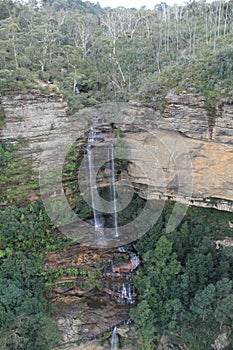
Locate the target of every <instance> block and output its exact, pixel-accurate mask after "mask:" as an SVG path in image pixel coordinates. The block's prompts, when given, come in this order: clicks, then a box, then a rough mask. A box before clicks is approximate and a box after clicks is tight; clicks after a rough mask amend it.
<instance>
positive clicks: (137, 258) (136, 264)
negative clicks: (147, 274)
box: [129, 252, 140, 270]
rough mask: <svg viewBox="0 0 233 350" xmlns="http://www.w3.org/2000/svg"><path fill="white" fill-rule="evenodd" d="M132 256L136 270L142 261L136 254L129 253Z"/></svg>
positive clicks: (133, 268)
mask: <svg viewBox="0 0 233 350" xmlns="http://www.w3.org/2000/svg"><path fill="white" fill-rule="evenodd" d="M129 255H130V261H131V265H132V270H135V269H136V268H137V267H138V265H139V264H140V259H139V256H138V255H137V254H135V253H131V252H130V253H129Z"/></svg>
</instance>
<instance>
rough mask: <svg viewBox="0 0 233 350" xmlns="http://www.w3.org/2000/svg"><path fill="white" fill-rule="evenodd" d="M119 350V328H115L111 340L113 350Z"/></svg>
mask: <svg viewBox="0 0 233 350" xmlns="http://www.w3.org/2000/svg"><path fill="white" fill-rule="evenodd" d="M118 349H119V337H118V334H117V327H114V329H113V332H112V338H111V350H118Z"/></svg>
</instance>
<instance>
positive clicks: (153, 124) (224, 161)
mask: <svg viewBox="0 0 233 350" xmlns="http://www.w3.org/2000/svg"><path fill="white" fill-rule="evenodd" d="M1 103H2V106H3V109H4V113H5V125H4V127H3V128H2V129H1V131H0V138H1V139H2V140H15V139H16V138H17V137H19V136H21V137H23V138H25V139H26V140H27V143H26V144H25V145H23V146H22V148H21V149H20V154H21V156H22V157H25V158H27V159H30V162H31V164H32V167H33V168H34V169H38V168H39V164H40V157H41V155H42V154H43V157H44V158H43V165H44V166H45V165H46V166H47V167H48V168H50V169H53V168H58V167H59V166H60V167H61V164H62V162H63V160H64V156H65V152H67V149H68V148H67V147H68V146H69V145H71V144H72V143H73V141H74V140H75V139H79V140H80V142H83V140H85V132H87V130H88V125H89V124H90V123H91V121H92V120H93V118H95V117H96V116H98V117H101V118H103V120H105V121H106V123H111V125H113V126H114V127H115V129H116V130H120V132H121V134H122V136H123V139H124V142H125V143H124V148H125V149H124V151H125V152H126V153H125V154H127V157H128V159H129V161H130V166H129V168H128V173H129V175H130V181H131V182H132V183H133V186H134V188H135V189H136V190H137V191H138V193H139V195H141V196H144V197H145V196H148V190H147V192H146V191H145V189H146V188H147V186H148V184H150V186H149V192H150V193H149V196H150V197H153V198H159V197H160V198H161V197H164V198H172V199H174V200H177V201H181V202H182V201H183V202H188V203H189V204H194V205H195V204H196V205H199V204H200V205H203V206H212V207H213V206H214V207H218V209H223V210H226V208H227V210H232V206H231V203H230V201H232V200H233V179H232V173H233V162H232V160H233V138H232V136H233V104H232V101H231V100H230V99H222V100H221V101H219V104H218V105H217V106H216V107H215V108H213V107H211V109H210V108H209V106H207V104H206V101H205V98H204V97H202V96H194V95H192V94H186V93H182V94H180V95H176V94H174V93H170V94H168V95H167V97H166V103H165V104H164V105H163V106H161V105H159V104H158V105H153V106H151V107H145V106H143V105H142V104H140V103H139V102H135V101H131V102H130V103H123V104H120V103H116V104H113V103H110V104H105V105H102V106H98V107H95V108H86V109H83V110H81V111H80V112H78V113H77V114H76V115H75V116H73V117H68V116H67V115H66V109H67V106H66V103H65V102H64V101H63V99H62V97H61V96H58V95H51V96H48V95H43V94H40V93H36V92H35V91H34V92H33V91H29V92H28V93H25V94H22V93H18V94H12V95H11V96H4V97H2V100H1ZM123 139H122V140H123ZM64 145H66V146H65V147H64ZM123 153H124V152H123ZM211 197H214V198H219V199H220V200H222V201H223V202H222V203H221V202H218V205H217V204H216V203H215V202H213V201H209V198H211ZM203 199H204V201H203Z"/></svg>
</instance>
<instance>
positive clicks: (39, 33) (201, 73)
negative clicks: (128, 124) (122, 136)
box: [0, 0, 233, 113]
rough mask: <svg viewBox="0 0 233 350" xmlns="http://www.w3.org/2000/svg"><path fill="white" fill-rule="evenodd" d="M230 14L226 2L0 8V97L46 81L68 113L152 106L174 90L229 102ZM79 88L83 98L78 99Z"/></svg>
mask: <svg viewBox="0 0 233 350" xmlns="http://www.w3.org/2000/svg"><path fill="white" fill-rule="evenodd" d="M232 7H233V3H232V2H231V1H227V2H224V1H216V2H212V3H206V2H205V1H200V2H196V1H191V2H189V3H187V4H186V5H185V6H172V7H170V6H167V5H166V3H165V2H162V3H161V4H157V5H156V6H155V9H154V10H147V9H146V8H141V9H140V10H137V9H125V8H122V7H119V8H116V9H111V8H104V9H103V8H101V7H100V6H99V5H98V3H97V4H96V5H93V4H91V3H90V2H82V1H80V0H59V1H42V2H41V3H37V2H36V1H30V2H28V3H27V4H24V3H21V2H19V1H17V2H13V1H11V0H1V2H0V10H1V11H0V13H1V15H0V43H1V63H0V87H1V91H4V90H9V89H15V88H16V87H18V88H27V87H28V88H29V87H36V88H38V84H39V83H38V81H41V82H45V83H47V82H48V81H49V79H50V78H51V79H52V82H53V83H54V86H53V89H54V90H55V91H56V89H59V90H60V92H62V94H63V95H64V96H65V97H66V98H67V99H69V102H70V113H73V112H75V111H76V110H78V109H80V108H82V107H84V106H91V105H95V104H97V103H99V102H103V101H104V100H116V101H122V100H123V101H127V100H129V99H133V98H140V99H142V100H145V101H147V102H154V101H156V100H158V99H161V98H162V97H161V96H163V95H164V94H165V93H167V92H168V91H169V90H171V89H172V88H173V89H176V90H178V91H183V90H185V91H189V92H197V93H201V94H204V95H205V96H206V97H207V98H209V100H210V101H212V100H213V99H214V98H216V97H221V96H226V95H228V94H229V93H232V86H231V73H232V68H233V67H232V65H233V63H232V62H233V51H232V35H233V25H232V23H233V22H232V17H233V11H232ZM38 79H39V80H38ZM76 86H77V87H78V89H79V91H80V92H83V93H81V94H80V96H79V98H78V99H77V96H76V95H75V93H76V91H77V90H75V87H76ZM40 88H41V89H43V88H44V89H46V87H43V84H42V83H41V85H40Z"/></svg>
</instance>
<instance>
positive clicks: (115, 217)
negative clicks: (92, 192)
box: [111, 144, 119, 237]
mask: <svg viewBox="0 0 233 350" xmlns="http://www.w3.org/2000/svg"><path fill="white" fill-rule="evenodd" d="M111 170H112V192H113V196H112V197H113V198H112V200H113V210H114V228H115V237H119V234H118V219H117V207H116V201H117V198H116V196H117V193H116V185H115V160H114V145H113V144H112V145H111Z"/></svg>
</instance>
